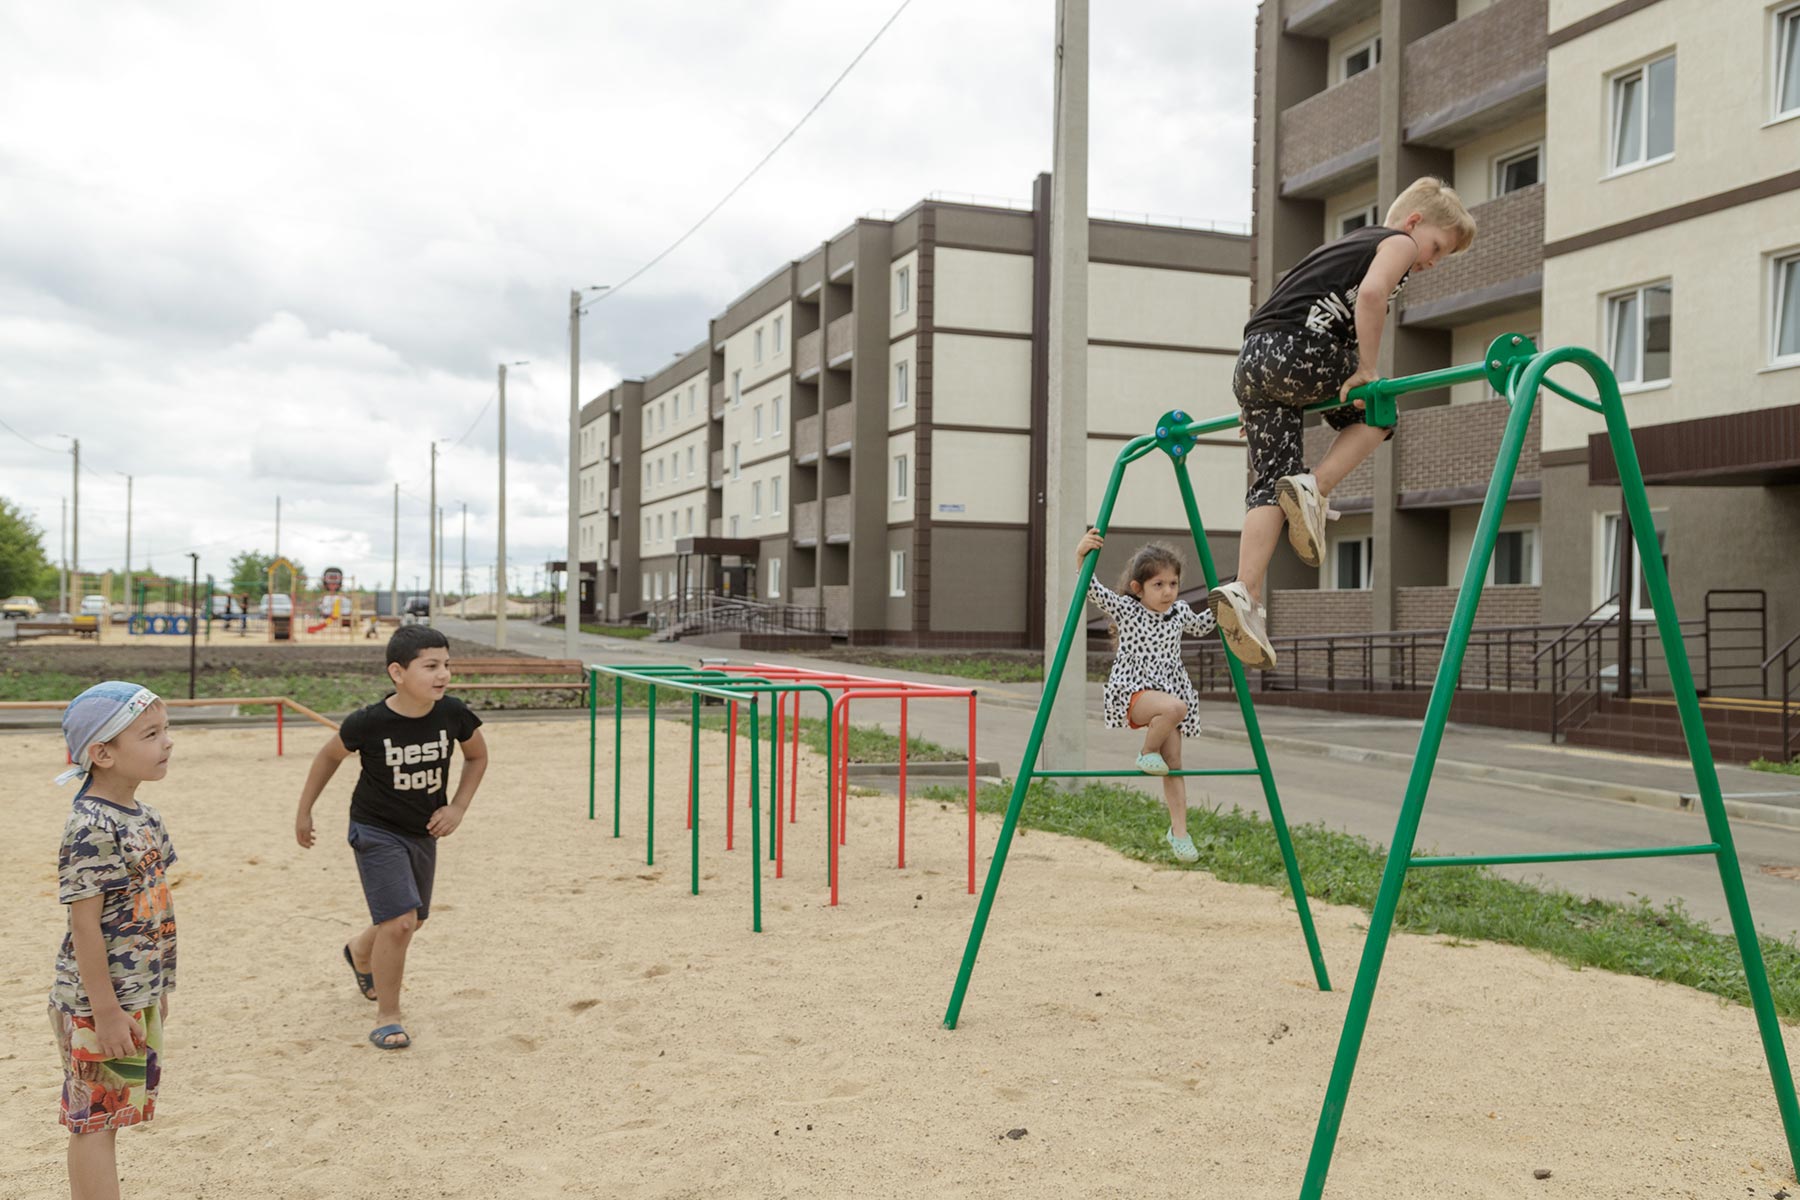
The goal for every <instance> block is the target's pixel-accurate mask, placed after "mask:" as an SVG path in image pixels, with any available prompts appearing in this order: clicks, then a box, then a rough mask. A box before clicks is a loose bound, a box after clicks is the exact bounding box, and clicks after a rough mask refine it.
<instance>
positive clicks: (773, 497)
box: [769, 475, 781, 517]
mask: <svg viewBox="0 0 1800 1200" xmlns="http://www.w3.org/2000/svg"><path fill="white" fill-rule="evenodd" d="M769 515H770V516H772V517H778V516H780V515H781V476H779V475H776V476H774V477H772V478H771V479H770V480H769Z"/></svg>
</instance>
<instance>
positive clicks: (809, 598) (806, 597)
mask: <svg viewBox="0 0 1800 1200" xmlns="http://www.w3.org/2000/svg"><path fill="white" fill-rule="evenodd" d="M788 602H789V603H791V604H792V605H793V606H794V607H795V608H818V607H819V589H818V588H816V587H797V588H794V589H792V591H791V592H789V594H788Z"/></svg>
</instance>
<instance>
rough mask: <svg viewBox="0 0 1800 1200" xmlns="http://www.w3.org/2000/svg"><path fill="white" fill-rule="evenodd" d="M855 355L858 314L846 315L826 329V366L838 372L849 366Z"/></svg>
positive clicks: (809, 335)
mask: <svg viewBox="0 0 1800 1200" xmlns="http://www.w3.org/2000/svg"><path fill="white" fill-rule="evenodd" d="M814 332H817V331H816V330H815V331H814ZM807 336H808V337H811V336H812V335H811V334H808V335H807ZM855 355H856V314H855V313H845V314H844V315H843V316H841V317H839V318H838V319H837V320H835V321H833V322H832V323H831V324H830V325H827V326H826V327H825V365H826V366H828V367H830V368H832V369H833V370H836V369H837V368H839V367H843V366H847V365H849V362H850V360H851V358H853V357H854V356H855Z"/></svg>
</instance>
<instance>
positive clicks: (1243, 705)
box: [1169, 458, 1331, 992]
mask: <svg viewBox="0 0 1800 1200" xmlns="http://www.w3.org/2000/svg"><path fill="white" fill-rule="evenodd" d="M1169 461H1170V463H1171V464H1172V465H1173V466H1174V468H1175V486H1176V487H1177V488H1179V489H1180V490H1181V507H1182V508H1183V509H1184V510H1186V512H1187V519H1188V528H1189V530H1190V531H1191V532H1192V533H1193V535H1194V552H1195V553H1196V554H1198V555H1199V556H1200V570H1201V572H1202V573H1203V574H1204V575H1205V576H1206V586H1207V588H1208V589H1209V590H1210V589H1212V588H1216V587H1218V586H1219V573H1218V571H1217V569H1216V568H1215V567H1214V565H1213V557H1212V548H1211V546H1210V545H1208V543H1207V540H1206V526H1205V525H1204V524H1202V523H1201V520H1200V507H1199V505H1198V504H1196V503H1195V502H1194V484H1193V481H1192V480H1191V479H1189V478H1188V470H1187V460H1186V459H1182V458H1171V459H1170V460H1169ZM1219 644H1220V645H1221V646H1223V645H1224V644H1225V642H1224V639H1223V638H1220V639H1219ZM1225 666H1226V668H1227V669H1228V670H1229V671H1230V672H1231V688H1232V691H1233V692H1235V693H1236V695H1237V702H1238V710H1239V711H1240V712H1242V713H1243V714H1244V732H1245V733H1246V734H1248V735H1249V738H1250V751H1251V754H1252V755H1253V756H1254V757H1255V759H1256V773H1257V774H1258V775H1259V776H1260V777H1261V778H1262V790H1263V802H1264V803H1265V804H1267V805H1268V808H1269V824H1271V825H1273V826H1274V827H1275V841H1276V843H1277V844H1278V845H1279V846H1280V847H1281V862H1282V865H1283V866H1284V867H1285V868H1286V869H1287V879H1288V888H1289V889H1290V890H1291V891H1292V892H1293V893H1294V907H1295V908H1296V909H1297V910H1298V911H1299V913H1300V933H1301V935H1302V936H1303V937H1304V938H1305V939H1306V954H1307V957H1308V958H1310V959H1312V969H1313V979H1314V981H1315V982H1317V983H1318V985H1319V990H1320V991H1321V992H1329V991H1330V990H1331V976H1330V975H1328V974H1327V973H1326V971H1325V955H1324V953H1323V952H1322V951H1321V950H1320V949H1319V935H1318V932H1317V931H1316V930H1315V929H1314V928H1313V918H1312V906H1311V905H1310V904H1309V903H1307V899H1306V884H1305V883H1304V882H1303V881H1302V880H1301V878H1300V860H1299V858H1298V857H1297V856H1296V855H1295V854H1294V840H1293V837H1292V836H1291V835H1290V834H1289V833H1288V825H1287V817H1286V815H1285V814H1284V813H1283V812H1282V809H1281V793H1280V792H1279V791H1277V790H1276V788H1275V772H1274V769H1273V768H1272V767H1270V766H1269V752H1268V749H1267V748H1266V747H1264V745H1263V738H1262V725H1261V723H1260V722H1258V720H1257V719H1256V705H1255V704H1253V703H1252V702H1251V700H1250V685H1249V683H1248V681H1247V680H1246V679H1245V677H1244V664H1242V663H1240V662H1239V661H1238V659H1237V655H1235V654H1233V653H1232V652H1231V650H1230V649H1229V648H1227V649H1226V650H1225Z"/></svg>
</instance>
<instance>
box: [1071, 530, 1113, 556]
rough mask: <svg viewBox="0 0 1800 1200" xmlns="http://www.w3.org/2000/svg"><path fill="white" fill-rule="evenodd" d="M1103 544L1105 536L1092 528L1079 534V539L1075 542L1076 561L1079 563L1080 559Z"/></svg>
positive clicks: (1104, 543)
mask: <svg viewBox="0 0 1800 1200" xmlns="http://www.w3.org/2000/svg"><path fill="white" fill-rule="evenodd" d="M1104 545H1106V539H1105V538H1103V537H1101V536H1100V535H1099V534H1098V533H1096V532H1095V531H1094V530H1092V529H1090V530H1088V531H1087V532H1086V533H1084V534H1082V535H1081V540H1080V541H1079V542H1076V543H1075V561H1076V563H1078V564H1079V563H1080V562H1081V560H1082V559H1084V558H1086V557H1087V556H1088V555H1089V554H1090V553H1091V552H1093V551H1095V550H1098V549H1100V547H1102V546H1104Z"/></svg>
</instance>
